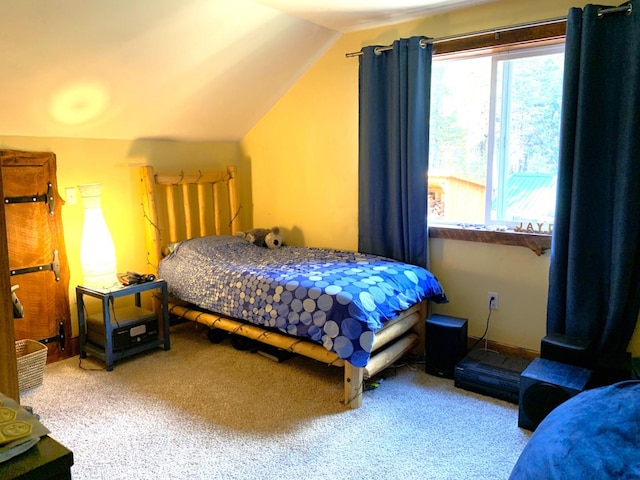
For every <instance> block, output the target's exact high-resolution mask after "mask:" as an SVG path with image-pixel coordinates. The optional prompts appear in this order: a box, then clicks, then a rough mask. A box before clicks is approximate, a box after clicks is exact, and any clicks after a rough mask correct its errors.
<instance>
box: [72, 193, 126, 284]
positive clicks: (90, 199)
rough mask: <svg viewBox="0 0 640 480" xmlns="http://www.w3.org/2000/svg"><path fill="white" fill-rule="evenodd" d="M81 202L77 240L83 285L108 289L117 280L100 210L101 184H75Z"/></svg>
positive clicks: (108, 235) (113, 256)
mask: <svg viewBox="0 0 640 480" xmlns="http://www.w3.org/2000/svg"><path fill="white" fill-rule="evenodd" d="M78 190H79V191H80V196H81V197H82V203H83V205H84V222H83V224H82V239H81V241H80V264H81V265H82V276H83V278H84V280H83V286H85V287H89V288H97V289H108V288H111V287H113V286H115V285H117V283H118V279H117V276H116V251H115V248H114V246H113V239H112V238H111V234H110V233H109V228H108V227H107V222H106V221H105V219H104V215H103V214H102V205H101V203H102V202H101V193H102V184H100V183H92V184H87V185H78Z"/></svg>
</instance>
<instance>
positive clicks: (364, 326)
mask: <svg viewBox="0 0 640 480" xmlns="http://www.w3.org/2000/svg"><path fill="white" fill-rule="evenodd" d="M139 173H140V182H141V186H142V193H143V203H142V205H143V210H144V218H145V219H146V221H145V229H146V237H147V254H148V263H149V264H150V268H153V269H155V270H156V271H157V273H158V275H159V277H160V278H163V279H164V280H166V281H167V284H168V286H169V293H170V295H171V297H172V300H171V301H170V305H169V309H170V312H171V314H173V315H176V316H179V317H182V318H185V319H187V320H191V321H195V322H198V323H201V324H204V325H207V326H208V327H210V328H211V329H219V330H223V331H226V332H232V333H233V334H236V335H240V336H241V337H247V338H249V339H251V340H256V341H259V342H262V343H264V344H266V345H270V346H272V347H276V348H278V349H281V350H285V351H288V352H292V353H296V354H300V355H304V356H307V357H310V358H313V359H315V360H318V361H321V362H324V363H326V364H328V365H332V366H336V367H342V368H344V399H343V403H344V405H345V406H348V407H350V408H358V407H360V406H361V404H362V393H363V385H364V381H365V380H367V379H369V378H371V377H373V376H375V375H376V374H377V373H379V372H380V371H382V370H383V369H384V368H386V367H388V366H389V365H390V364H391V363H393V362H395V361H396V360H398V359H399V358H401V357H402V356H404V355H405V354H407V353H408V352H410V351H416V350H417V351H419V352H423V351H424V323H425V319H426V315H427V307H428V302H431V301H433V302H439V303H442V302H446V296H445V293H444V291H443V289H442V286H441V285H440V283H439V282H438V280H437V279H436V278H435V277H434V276H433V274H431V273H430V272H429V271H427V270H425V269H422V268H420V267H416V266H414V265H407V264H403V263H401V262H397V261H394V260H391V259H386V258H382V257H376V256H373V255H367V254H362V253H357V252H347V251H340V250H332V249H322V248H309V247H295V246H283V247H281V248H277V249H268V248H263V247H259V246H256V245H252V244H250V243H248V242H246V241H245V240H243V239H242V238H240V237H238V236H235V233H236V232H237V231H238V230H239V215H238V213H239V211H240V204H239V202H238V195H237V186H236V185H237V181H238V179H237V171H236V169H235V168H234V167H229V168H228V169H227V171H225V172H209V173H202V172H198V173H197V174H193V175H190V174H184V173H180V174H178V175H157V174H155V173H154V172H153V168H152V167H149V166H147V167H141V168H140V170H139ZM224 210H226V213H225V212H224Z"/></svg>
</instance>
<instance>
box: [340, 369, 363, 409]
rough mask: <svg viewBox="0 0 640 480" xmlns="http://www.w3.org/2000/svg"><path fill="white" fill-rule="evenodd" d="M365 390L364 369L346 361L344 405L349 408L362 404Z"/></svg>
mask: <svg viewBox="0 0 640 480" xmlns="http://www.w3.org/2000/svg"><path fill="white" fill-rule="evenodd" d="M363 390H364V369H363V368H358V367H354V366H353V365H352V364H351V363H350V362H344V405H345V407H349V408H360V407H361V406H362V393H363Z"/></svg>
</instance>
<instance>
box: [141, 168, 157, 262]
mask: <svg viewBox="0 0 640 480" xmlns="http://www.w3.org/2000/svg"><path fill="white" fill-rule="evenodd" d="M138 172H139V175H140V189H141V192H142V210H143V214H144V229H145V239H146V247H147V264H149V265H150V266H151V267H152V268H153V271H154V273H158V265H159V264H160V258H161V252H160V251H161V248H162V247H161V246H160V245H161V244H160V230H159V228H160V227H159V224H158V210H157V205H156V200H155V198H156V196H155V191H154V189H155V179H154V175H153V167H150V166H145V167H140V168H139V170H138Z"/></svg>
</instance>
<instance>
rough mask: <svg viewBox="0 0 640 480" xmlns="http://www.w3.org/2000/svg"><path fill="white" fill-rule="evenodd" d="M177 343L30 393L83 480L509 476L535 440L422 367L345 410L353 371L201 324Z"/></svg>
mask: <svg viewBox="0 0 640 480" xmlns="http://www.w3.org/2000/svg"><path fill="white" fill-rule="evenodd" d="M171 334H172V338H171V340H172V348H171V350H170V351H168V352H167V351H164V350H162V349H157V350H153V351H151V352H148V353H145V354H141V355H138V356H136V357H134V358H131V359H127V360H123V361H121V362H118V363H116V366H115V369H114V370H113V371H112V372H107V371H104V370H84V369H81V368H79V366H78V364H79V358H78V357H75V358H71V359H68V360H65V361H62V362H57V363H54V364H50V365H47V367H46V370H45V375H44V383H43V385H42V386H40V387H36V388H34V389H32V390H30V391H28V392H25V393H24V394H23V395H22V404H23V405H29V406H31V407H32V408H33V409H34V412H35V413H36V414H38V415H40V419H41V422H42V423H43V424H44V425H45V426H46V427H47V428H49V429H50V430H51V432H52V433H51V436H52V437H54V438H55V439H57V440H58V441H60V442H61V443H63V444H64V445H65V446H67V447H68V448H69V449H71V450H72V451H73V453H74V459H75V465H74V466H73V468H72V473H73V478H74V479H76V480H78V479H91V480H94V479H103V478H104V479H169V478H170V479H218V478H220V479H305V480H315V479H452V480H453V479H455V480H460V479H483V480H487V479H506V478H508V476H509V473H510V472H511V469H512V467H513V465H514V464H515V462H516V460H517V458H518V455H519V454H520V452H521V451H522V449H523V447H524V446H525V444H526V442H527V441H528V439H529V436H530V433H529V432H528V431H526V430H522V429H520V428H518V426H517V420H518V409H517V406H516V405H513V404H510V403H507V402H503V401H499V400H494V399H492V398H489V397H484V396H481V395H477V394H474V393H471V392H467V391H465V390H461V389H458V388H456V387H454V385H453V381H452V380H446V379H440V378H436V377H433V376H431V375H427V374H426V373H424V371H423V370H422V367H421V366H419V365H414V366H411V365H409V366H403V367H400V368H397V369H395V372H391V373H392V375H390V376H388V377H387V378H386V379H385V380H384V381H382V382H381V385H380V387H379V388H377V389H375V390H371V391H367V392H365V393H364V401H363V406H362V407H361V408H360V409H357V410H347V409H344V408H343V406H342V405H341V403H340V401H341V398H342V370H341V369H338V368H335V367H328V366H325V365H324V364H320V363H318V362H315V361H312V360H309V359H306V358H302V357H295V358H293V359H290V360H288V361H286V362H284V363H275V362H273V361H271V360H268V359H266V358H264V357H263V356H260V355H258V354H253V353H250V352H243V351H238V350H235V349H233V348H232V347H231V345H230V343H229V341H228V340H225V341H224V342H223V343H221V344H218V345H216V344H211V343H210V342H209V341H208V339H207V338H206V335H205V332H204V329H203V327H199V326H197V325H195V324H192V323H185V324H181V325H177V326H174V327H172V329H171ZM82 366H83V367H85V368H87V369H90V368H94V369H95V368H97V369H100V368H101V367H102V364H101V362H99V361H97V360H94V359H92V357H88V358H87V359H85V360H83V361H82Z"/></svg>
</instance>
